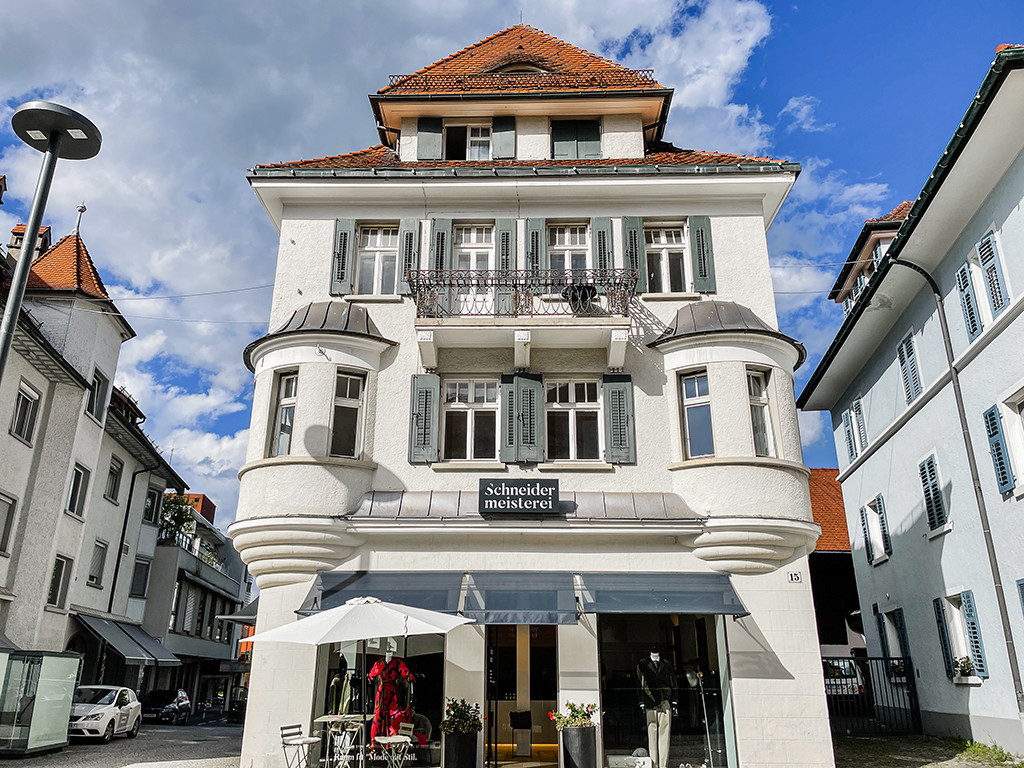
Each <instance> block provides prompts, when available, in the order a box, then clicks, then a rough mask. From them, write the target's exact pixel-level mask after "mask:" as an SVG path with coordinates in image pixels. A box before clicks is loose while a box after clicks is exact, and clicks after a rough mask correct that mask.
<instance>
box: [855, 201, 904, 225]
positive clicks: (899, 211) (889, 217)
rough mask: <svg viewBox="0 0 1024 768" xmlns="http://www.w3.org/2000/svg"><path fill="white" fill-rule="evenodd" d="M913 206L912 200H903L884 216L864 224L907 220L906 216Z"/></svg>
mask: <svg viewBox="0 0 1024 768" xmlns="http://www.w3.org/2000/svg"><path fill="white" fill-rule="evenodd" d="M913 205H914V201H913V200H904V201H903V202H902V203H900V204H899V205H897V206H896V207H895V208H893V209H892V210H891V211H889V212H888V213H887V214H885V216H879V217H878V218H877V219H868V220H867V221H865V222H864V223H865V224H873V223H875V222H883V221H904V220H905V219H906V218H907V214H908V213H910V209H911V207H913Z"/></svg>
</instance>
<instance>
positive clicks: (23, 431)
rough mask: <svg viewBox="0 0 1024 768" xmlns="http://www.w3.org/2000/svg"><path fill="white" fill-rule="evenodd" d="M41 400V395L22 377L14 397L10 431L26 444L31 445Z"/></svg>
mask: <svg viewBox="0 0 1024 768" xmlns="http://www.w3.org/2000/svg"><path fill="white" fill-rule="evenodd" d="M41 401H42V397H41V395H40V394H39V392H37V391H36V389H35V387H33V386H32V385H31V384H29V383H28V382H27V381H25V380H24V379H22V380H21V382H20V383H19V384H18V394H17V395H16V396H15V399H14V413H13V414H12V416H11V427H10V433H11V434H12V435H14V437H16V438H17V439H18V440H21V441H22V442H23V443H26V444H28V445H32V437H33V436H34V435H35V431H36V421H37V420H38V417H39V404H40V402H41ZM26 412H27V415H26ZM19 421H20V422H21V424H20V425H19Z"/></svg>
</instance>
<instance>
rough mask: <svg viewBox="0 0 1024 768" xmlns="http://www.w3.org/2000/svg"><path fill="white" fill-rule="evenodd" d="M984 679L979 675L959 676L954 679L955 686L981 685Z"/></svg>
mask: <svg viewBox="0 0 1024 768" xmlns="http://www.w3.org/2000/svg"><path fill="white" fill-rule="evenodd" d="M982 680H983V678H980V677H978V676H977V675H957V676H956V677H954V678H953V685H975V686H977V685H981V683H982Z"/></svg>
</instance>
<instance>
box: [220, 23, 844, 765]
mask: <svg viewBox="0 0 1024 768" xmlns="http://www.w3.org/2000/svg"><path fill="white" fill-rule="evenodd" d="M671 93H672V92H671V90H669V89H666V88H663V87H662V86H660V85H659V84H658V83H657V82H656V81H655V80H654V78H653V76H652V75H651V74H650V73H649V72H635V71H630V70H626V69H624V68H622V67H620V66H618V65H616V64H614V63H612V62H608V61H605V60H603V59H600V58H599V57H597V56H594V55H592V54H589V53H586V52H584V51H580V50H579V49H576V48H574V47H572V46H570V45H568V44H566V43H564V42H562V41H560V40H557V39H555V38H552V37H550V36H548V35H545V34H543V33H541V32H539V31H537V30H534V29H532V28H530V27H526V26H517V27H512V28H510V29H508V30H505V31H504V32H501V33H498V34H497V35H494V36H492V37H490V38H487V39H486V40H484V41H482V42H481V43H478V44H476V45H474V46H471V47H469V48H467V49H465V50H463V51H460V52H459V53H457V54H453V55H452V56H451V57H448V58H447V59H444V60H442V61H441V62H438V63H437V64H435V65H432V66H431V67H428V68H426V69H425V70H421V71H420V72H419V73H417V74H416V75H412V76H408V77H405V78H397V77H395V78H393V83H392V85H391V86H389V87H388V88H385V89H382V90H381V91H380V92H378V94H375V95H374V96H371V104H372V106H373V109H374V114H375V117H376V118H377V122H378V127H379V130H380V132H381V138H382V142H383V145H381V146H378V147H374V148H371V149H369V150H366V151H364V152H357V153H353V154H351V155H341V156H337V157H332V158H323V159H320V160H315V161H300V162H296V163H286V164H281V165H277V166H259V167H257V168H255V169H254V170H253V171H251V172H250V174H249V180H250V183H251V184H252V186H253V188H254V190H255V191H256V194H257V196H258V198H259V199H260V202H261V203H262V204H263V205H264V207H265V209H266V210H267V212H268V214H269V216H270V217H271V219H272V221H273V222H274V225H275V226H276V227H277V228H278V230H279V232H280V249H279V252H278V266H277V275H276V280H275V291H274V302H273V308H272V310H271V318H270V328H271V333H269V334H267V335H266V336H264V337H263V338H261V339H258V340H257V341H255V342H253V343H252V344H251V345H250V346H249V347H248V348H247V349H246V353H245V356H246V362H247V364H249V365H250V367H251V368H252V369H253V371H254V373H255V392H254V398H253V418H252V426H251V431H250V442H249V450H248V455H247V463H246V464H245V466H243V468H242V469H241V471H240V473H239V475H240V479H241V491H240V500H239V511H238V517H237V520H236V522H235V523H233V524H232V526H231V527H230V529H229V535H230V536H231V538H232V539H233V542H234V545H235V547H236V548H237V549H238V550H239V552H240V554H241V556H242V559H243V560H244V561H245V562H246V564H247V565H248V567H249V570H250V572H251V573H252V574H253V576H254V577H255V579H256V582H257V584H258V585H259V587H260V590H261V592H260V603H259V613H258V619H257V632H260V631H264V630H267V629H271V628H273V627H276V626H280V625H282V624H285V623H287V622H291V621H294V620H296V619H297V611H308V610H316V609H322V608H326V607H329V606H331V605H335V604H339V603H341V602H343V601H344V600H345V599H347V598H350V597H354V596H360V595H366V594H369V595H373V596H376V597H380V598H382V599H385V600H393V601H395V602H408V603H410V604H414V605H417V604H418V605H421V606H423V607H429V608H434V609H438V610H446V611H451V612H462V613H463V614H465V615H467V616H471V617H473V618H475V619H476V623H474V624H470V625H468V626H466V627H461V628H459V629H457V630H455V631H454V632H452V633H451V634H450V635H449V636H448V637H447V638H446V639H445V640H442V639H441V638H436V639H435V640H429V641H423V644H417V643H414V642H413V640H412V639H411V638H410V639H409V641H408V642H407V643H405V644H404V645H403V644H402V643H401V641H400V644H399V647H398V649H397V652H398V653H399V654H400V655H402V656H403V658H404V660H405V663H406V664H407V665H408V668H409V670H411V673H412V675H413V676H414V677H415V678H416V681H415V683H414V692H413V695H412V699H413V700H412V706H413V707H414V708H415V713H416V714H415V716H413V715H412V714H410V713H402V716H403V717H406V716H408V717H410V718H411V721H412V722H413V723H414V725H415V726H416V728H417V733H418V734H422V735H423V738H422V739H421V741H422V749H421V751H420V752H419V753H418V758H419V759H420V760H421V761H423V762H424V763H425V764H437V761H438V759H439V758H438V755H437V754H436V753H435V752H432V751H431V745H432V743H433V742H434V741H435V740H436V739H437V738H438V732H437V731H438V729H437V723H438V720H439V719H440V716H441V714H442V712H443V700H444V699H445V698H456V699H461V698H465V699H467V700H469V701H471V702H477V703H480V704H481V705H482V706H483V707H484V710H485V712H486V713H487V718H488V719H487V722H488V726H487V728H486V729H485V732H484V734H483V735H482V738H481V739H480V744H479V752H480V754H479V757H480V759H481V760H484V759H486V760H487V762H488V763H489V764H492V763H495V762H507V761H509V760H512V759H514V757H511V756H510V754H511V752H510V751H511V750H513V749H516V748H515V747H513V744H519V747H518V750H522V749H532V750H534V754H535V756H537V757H538V758H539V759H541V761H542V762H543V761H544V760H545V759H550V760H552V761H553V760H555V759H557V758H555V757H554V753H553V751H551V745H552V744H553V743H554V742H555V734H554V732H553V730H551V729H550V725H549V721H548V716H547V712H548V711H549V710H552V709H556V708H559V707H560V706H561V705H564V702H566V701H567V700H570V701H576V702H581V703H593V704H596V705H598V707H599V708H600V709H601V710H603V714H602V715H601V716H600V724H599V728H598V737H599V745H600V746H599V749H600V754H601V755H602V760H603V762H604V763H605V764H607V765H609V766H616V765H623V764H624V762H623V761H624V760H625V758H626V757H628V756H629V755H630V754H631V753H633V752H634V750H635V749H637V748H643V749H652V748H655V747H656V744H655V743H654V741H653V740H652V741H651V742H649V740H648V730H647V725H646V722H645V713H644V710H642V709H641V708H640V707H639V704H640V701H641V700H640V699H639V698H638V695H637V691H636V679H637V674H638V672H637V669H638V664H639V663H640V662H642V661H644V659H646V658H648V657H649V655H650V652H651V651H652V648H657V649H658V650H659V652H660V653H661V654H662V658H663V659H664V660H667V661H669V662H670V663H671V664H672V665H673V667H674V668H675V681H676V683H677V687H678V691H675V692H673V695H672V696H671V698H672V701H671V702H670V704H671V705H672V710H671V711H672V717H671V718H669V719H670V720H671V725H670V726H666V727H670V729H671V738H670V747H669V750H668V755H665V754H664V749H663V748H662V755H661V756H660V759H656V760H655V761H654V764H655V765H660V766H661V768H664V765H667V764H668V763H670V762H671V764H672V765H678V764H679V763H680V762H692V763H694V764H699V763H700V762H701V761H702V760H706V759H707V758H708V757H709V756H710V757H711V758H712V759H713V760H714V763H715V765H732V766H738V765H743V766H782V765H786V766H794V765H802V766H831V765H833V759H832V751H831V742H830V737H829V732H828V721H827V715H826V710H825V697H824V688H823V683H822V676H821V663H820V657H819V654H818V648H817V633H816V630H815V624H814V615H813V608H812V603H811V595H810V585H809V578H808V573H807V559H806V556H807V552H808V551H809V550H810V549H812V548H813V546H814V542H815V540H816V539H817V537H818V533H819V529H818V527H817V526H816V525H815V524H814V522H813V519H812V515H811V509H810V501H809V495H808V484H807V478H808V474H809V472H808V470H807V468H806V467H805V466H804V465H803V463H802V455H801V447H800V439H799V433H798V428H797V421H796V409H795V405H794V398H793V370H794V368H795V367H797V366H798V365H799V364H800V363H801V362H802V360H803V349H802V347H801V346H800V345H799V344H798V343H796V342H795V341H793V340H792V339H789V338H788V337H786V336H784V335H783V334H781V333H779V331H778V325H777V318H776V313H775V305H774V299H773V295H772V286H771V279H770V275H769V270H768V256H767V247H766V241H765V231H766V229H767V227H768V226H769V225H770V223H771V221H772V219H773V218H774V216H775V214H776V213H777V211H778V210H779V208H780V206H781V205H782V203H783V201H784V200H785V197H786V195H787V193H788V192H789V190H790V188H791V186H792V184H793V182H794V181H795V178H796V175H797V173H798V172H799V167H798V166H796V165H794V164H789V163H780V162H777V161H770V160H764V159H760V158H746V157H740V156H736V155H722V154H717V153H705V152H696V151H689V150H679V149H677V148H675V147H673V146H671V145H670V144H667V143H665V142H664V141H663V140H662V136H661V132H662V129H663V125H664V119H665V117H666V116H667V111H668V107H669V101H670V98H671ZM481 489H483V492H484V495H483V497H481V495H480V492H481ZM556 489H557V490H556ZM495 499H500V500H502V501H503V502H505V503H494V504H488V501H494V500H495ZM538 499H539V500H540V501H541V502H542V503H541V504H536V503H534V502H536V501H537V500H538ZM524 502H525V503H524ZM382 643H383V641H381V642H378V643H377V644H371V645H370V646H369V649H368V650H367V652H366V653H365V654H363V655H362V656H361V655H360V651H359V649H358V648H355V647H342V648H327V649H321V650H320V651H319V652H318V651H317V650H316V649H312V648H305V647H301V646H291V645H289V646H281V645H275V644H261V643H256V644H255V647H254V652H253V665H252V675H251V681H250V692H249V700H248V710H247V720H246V729H245V737H244V742H243V754H242V764H243V765H246V766H248V765H254V766H278V765H282V764H283V756H282V751H281V743H280V740H279V737H278V728H279V726H282V725H287V724H291V723H295V722H301V723H303V724H304V727H306V728H310V727H311V723H312V720H314V719H315V718H316V717H318V716H320V715H322V714H324V713H325V712H328V711H337V702H336V699H335V698H333V697H334V696H335V688H334V686H333V685H332V683H333V681H334V679H335V678H336V677H337V678H338V679H340V678H341V677H342V676H343V675H344V670H345V667H346V666H348V668H349V669H352V668H353V666H354V667H355V668H358V667H359V666H360V662H362V663H366V662H369V663H372V662H373V661H374V659H375V658H376V656H379V655H380V654H381V653H383V651H384V650H385V646H384V645H383V644H382ZM375 650H377V651H378V652H377V653H374V651H375ZM688 673H689V674H688ZM696 673H700V678H699V680H698V677H697V674H696ZM666 696H667V694H666ZM676 699H678V700H676ZM666 700H667V699H666ZM368 704H369V702H368ZM702 705H706V706H707V707H708V716H707V718H706V727H705V718H704V716H703V715H702V714H701V707H702ZM666 706H667V705H666ZM370 709H371V710H372V706H370ZM513 711H520V712H525V711H529V712H530V715H531V717H532V724H533V726H532V730H531V733H532V735H531V736H530V739H529V740H530V741H532V746H530V745H526V746H525V747H524V745H523V744H522V743H521V741H518V740H517V739H514V737H513V733H512V731H511V728H510V724H511V718H510V713H511V712H513ZM424 721H426V722H424ZM431 732H432V735H431ZM520 738H521V737H520ZM518 750H517V751H518ZM709 753H710V754H709ZM520 754H523V752H520ZM526 754H528V752H527V753H526ZM545 756H549V757H545Z"/></svg>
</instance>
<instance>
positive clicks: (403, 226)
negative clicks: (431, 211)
mask: <svg viewBox="0 0 1024 768" xmlns="http://www.w3.org/2000/svg"><path fill="white" fill-rule="evenodd" d="M419 266H420V220H419V219H402V220H401V221H400V222H399V224H398V270H399V274H398V292H399V293H409V270H410V269H419Z"/></svg>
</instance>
